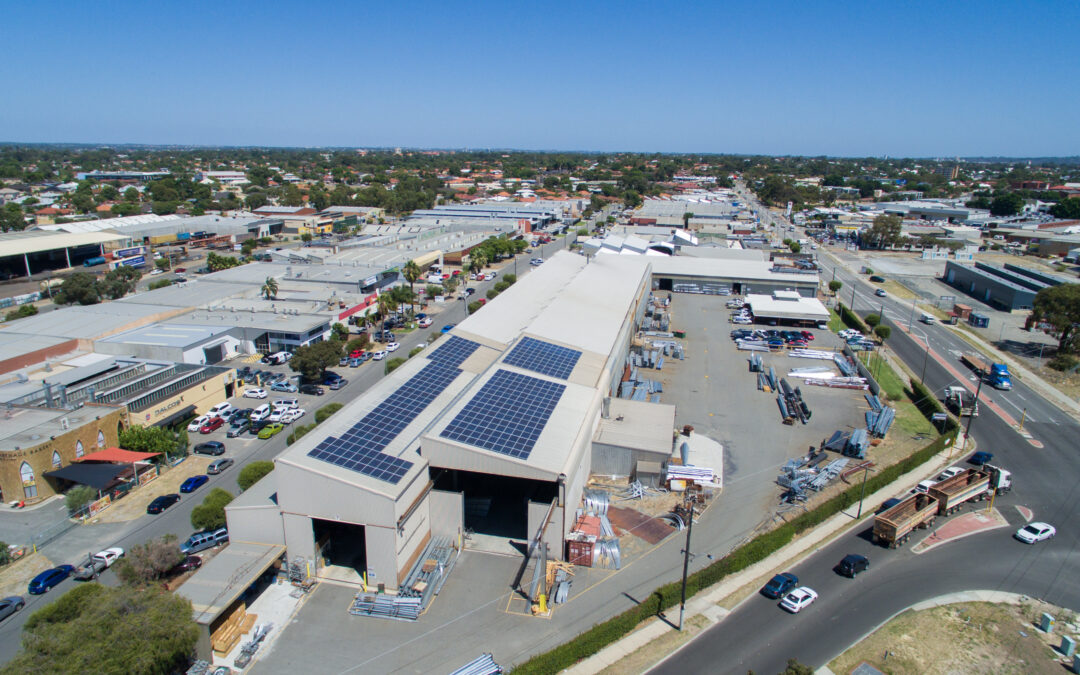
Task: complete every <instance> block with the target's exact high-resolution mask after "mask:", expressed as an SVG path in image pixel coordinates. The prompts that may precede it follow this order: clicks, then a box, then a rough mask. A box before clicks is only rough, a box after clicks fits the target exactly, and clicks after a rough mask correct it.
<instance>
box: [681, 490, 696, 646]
mask: <svg viewBox="0 0 1080 675" xmlns="http://www.w3.org/2000/svg"><path fill="white" fill-rule="evenodd" d="M695 501H696V499H695V498H694V497H691V498H690V513H689V514H688V518H689V520H687V522H686V549H685V550H683V563H682V600H681V601H680V602H679V630H680V631H681V630H682V627H683V616H684V615H685V614H686V574H687V572H688V571H689V568H690V533H691V532H692V531H693V530H694V502H695Z"/></svg>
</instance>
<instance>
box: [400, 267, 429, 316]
mask: <svg viewBox="0 0 1080 675" xmlns="http://www.w3.org/2000/svg"><path fill="white" fill-rule="evenodd" d="M401 274H402V276H404V277H405V281H408V282H409V290H410V291H412V292H413V298H416V290H415V289H414V288H413V284H415V283H416V282H417V281H419V280H420V277H421V276H423V274H424V271H423V270H421V269H420V266H419V265H417V264H416V261H415V260H410V261H409V262H407V263H405V267H403V268H402V270H401ZM413 311H416V309H415V308H414V309H413Z"/></svg>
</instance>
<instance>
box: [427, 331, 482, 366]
mask: <svg viewBox="0 0 1080 675" xmlns="http://www.w3.org/2000/svg"><path fill="white" fill-rule="evenodd" d="M479 347H480V345H479V343H476V342H473V341H472V340H466V339H465V338H461V337H458V336H456V335H451V336H450V338H449V339H448V340H446V341H445V342H443V343H442V344H441V345H439V346H438V347H436V348H435V351H433V352H431V353H430V354H428V360H429V361H434V362H435V363H442V364H444V365H447V366H455V367H456V366H460V365H461V363H462V362H463V361H464V360H465V359H467V358H469V357H470V356H472V353H473V352H475V351H476V350H477V348H479Z"/></svg>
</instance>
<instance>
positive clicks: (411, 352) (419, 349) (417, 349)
mask: <svg viewBox="0 0 1080 675" xmlns="http://www.w3.org/2000/svg"><path fill="white" fill-rule="evenodd" d="M422 351H424V348H423V347H413V348H412V349H410V350H409V358H410V359H411V358H412V357H414V356H416V355H417V354H419V353H420V352H422Z"/></svg>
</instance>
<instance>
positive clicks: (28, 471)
mask: <svg viewBox="0 0 1080 675" xmlns="http://www.w3.org/2000/svg"><path fill="white" fill-rule="evenodd" d="M19 474H21V475H22V484H23V497H24V498H25V499H30V498H31V497H37V481H36V480H35V479H34V469H33V468H31V467H30V465H29V464H27V463H26V462H23V463H22V466H20V467H19Z"/></svg>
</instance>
